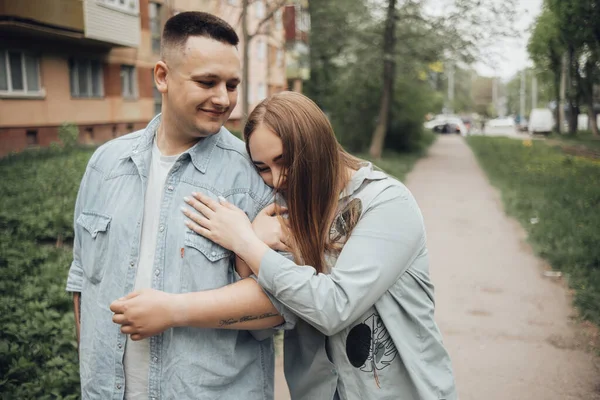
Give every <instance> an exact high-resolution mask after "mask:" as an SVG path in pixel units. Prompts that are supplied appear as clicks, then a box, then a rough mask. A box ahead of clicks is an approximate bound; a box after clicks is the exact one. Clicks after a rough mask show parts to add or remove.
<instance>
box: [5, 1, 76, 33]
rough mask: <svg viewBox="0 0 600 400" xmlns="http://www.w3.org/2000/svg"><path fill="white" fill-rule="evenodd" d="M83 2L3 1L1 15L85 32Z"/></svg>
mask: <svg viewBox="0 0 600 400" xmlns="http://www.w3.org/2000/svg"><path fill="white" fill-rule="evenodd" d="M82 1H83V0H43V1H40V0H2V1H0V15H10V16H15V17H21V18H29V19H33V20H36V21H39V22H43V23H46V24H50V25H56V26H62V27H65V28H70V29H75V30H77V31H81V32H83V2H82Z"/></svg>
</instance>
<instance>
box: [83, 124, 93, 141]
mask: <svg viewBox="0 0 600 400" xmlns="http://www.w3.org/2000/svg"><path fill="white" fill-rule="evenodd" d="M85 138H86V139H87V140H88V141H90V142H91V141H92V140H94V128H92V127H89V128H85Z"/></svg>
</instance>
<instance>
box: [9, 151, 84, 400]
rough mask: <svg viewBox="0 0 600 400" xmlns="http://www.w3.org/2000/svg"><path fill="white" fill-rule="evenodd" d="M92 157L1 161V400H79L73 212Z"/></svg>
mask: <svg viewBox="0 0 600 400" xmlns="http://www.w3.org/2000/svg"><path fill="white" fill-rule="evenodd" d="M92 151H93V150H81V149H73V150H63V149H60V148H57V147H52V148H48V149H42V150H37V151H30V152H26V153H23V154H20V155H16V156H11V157H9V158H6V159H3V160H2V161H0V176H2V179H1V180H0V274H1V276H2V280H1V281H0V326H1V327H2V329H1V331H0V377H1V378H0V398H2V399H19V400H22V399H36V400H37V399H77V398H79V397H80V394H79V373H78V371H79V367H78V359H77V343H76V337H75V329H74V317H73V312H72V300H71V296H70V295H69V294H68V293H67V292H65V283H66V276H67V271H68V268H69V265H70V263H71V259H72V255H71V249H70V242H71V240H72V237H73V223H72V221H73V208H74V204H75V197H76V195H77V189H78V187H79V182H80V180H81V177H82V176H83V172H84V170H85V166H86V164H87V161H88V159H89V158H90V156H91V154H92Z"/></svg>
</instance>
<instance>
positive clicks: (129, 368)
mask: <svg viewBox="0 0 600 400" xmlns="http://www.w3.org/2000/svg"><path fill="white" fill-rule="evenodd" d="M178 157H179V154H178V155H175V156H163V155H162V154H161V153H160V150H159V149H158V146H157V145H156V138H155V140H154V143H153V145H152V161H151V162H150V169H149V173H148V187H147V188H146V195H145V198H144V219H143V221H142V240H141V246H140V259H139V262H138V267H137V274H136V277H135V290H140V289H146V288H150V287H152V270H153V267H154V253H155V249H156V238H157V235H158V229H159V227H158V221H159V218H160V204H161V202H162V199H163V193H164V186H165V181H166V179H167V175H168V174H169V171H170V170H171V168H172V167H173V164H174V163H175V161H176V160H177V158H178ZM149 363H150V339H144V340H139V341H133V340H131V339H128V340H127V345H126V346H125V356H124V359H123V366H124V368H125V399H127V400H148V369H149Z"/></svg>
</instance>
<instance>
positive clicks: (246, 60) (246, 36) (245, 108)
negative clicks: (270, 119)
mask: <svg viewBox="0 0 600 400" xmlns="http://www.w3.org/2000/svg"><path fill="white" fill-rule="evenodd" d="M248 3H249V0H242V40H243V50H242V53H243V54H242V118H241V121H240V122H241V127H242V129H244V126H246V121H247V119H248V114H249V109H250V104H249V102H250V98H249V97H250V96H249V93H248V91H249V89H250V82H249V81H250V56H249V54H250V40H251V39H252V37H251V36H250V33H249V32H248V8H249V4H248Z"/></svg>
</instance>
